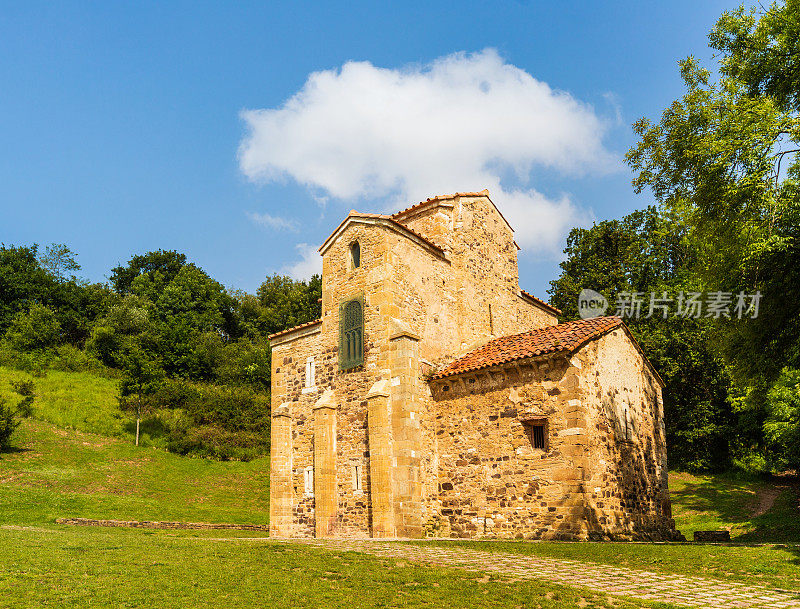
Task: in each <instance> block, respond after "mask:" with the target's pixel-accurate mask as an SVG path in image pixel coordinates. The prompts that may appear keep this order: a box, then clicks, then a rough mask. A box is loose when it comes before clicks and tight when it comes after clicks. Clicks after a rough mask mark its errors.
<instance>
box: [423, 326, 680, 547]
mask: <svg viewBox="0 0 800 609" xmlns="http://www.w3.org/2000/svg"><path fill="white" fill-rule="evenodd" d="M432 387H433V399H434V402H435V409H436V436H437V439H438V450H439V476H438V477H439V487H440V489H441V492H440V496H439V501H438V505H437V506H436V507H437V508H438V509H439V510H440V514H441V515H442V517H444V518H446V519H448V520H449V530H450V534H451V535H453V536H456V537H525V538H543V539H553V538H559V539H587V538H607V539H670V538H672V537H673V536H674V535H675V531H674V522H673V521H671V520H670V510H669V495H668V490H667V486H666V483H667V479H666V473H667V470H666V446H665V444H664V434H663V406H662V402H661V387H660V385H659V383H658V380H657V379H656V377H655V375H654V374H653V373H652V372H651V371H650V369H649V368H648V366H647V364H646V361H645V360H644V358H643V357H642V355H641V354H640V353H639V352H638V351H637V349H636V347H635V345H634V343H633V342H632V341H631V340H630V338H629V337H628V336H627V335H626V333H625V330H623V329H621V328H620V329H617V330H615V331H613V332H612V333H609V334H608V335H605V336H603V337H601V338H600V339H598V340H596V341H593V342H590V343H589V344H588V345H587V346H585V347H583V348H582V349H581V350H579V351H578V352H577V353H576V354H574V355H573V356H572V357H570V358H569V359H567V358H566V357H564V356H551V357H542V358H535V359H530V360H524V361H522V362H517V363H514V364H513V365H508V366H505V367H496V368H493V369H487V370H484V371H479V372H475V373H470V374H463V375H459V376H457V377H450V378H445V379H442V380H439V381H434V382H433V383H432ZM626 417H627V418H626ZM626 420H627V421H628V423H627V427H626V423H625V421H626ZM526 421H529V422H535V423H537V424H540V423H541V424H544V425H545V437H546V447H545V449H544V450H542V449H537V448H533V446H532V444H531V441H530V439H529V437H528V436H527V435H526V433H525V427H524V425H525V422H526ZM433 510H434V507H433V506H432V509H431V511H433Z"/></svg>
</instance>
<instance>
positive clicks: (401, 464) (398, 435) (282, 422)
mask: <svg viewBox="0 0 800 609" xmlns="http://www.w3.org/2000/svg"><path fill="white" fill-rule="evenodd" d="M354 244H357V247H354ZM320 251H321V253H322V257H323V277H322V291H323V294H322V316H321V319H320V320H318V321H316V322H312V323H310V324H304V325H303V326H299V327H298V328H295V329H291V330H289V331H286V332H283V333H279V334H277V335H274V336H273V337H272V340H271V344H272V404H273V412H272V431H271V434H272V464H271V482H270V500H271V504H270V534H271V535H274V536H279V537H313V536H316V537H350V538H358V537H380V538H391V537H424V536H441V537H460V538H541V539H669V538H672V537H673V536H674V535H675V531H674V523H673V522H672V520H671V517H670V505H669V495H668V489H667V478H666V476H667V471H666V444H665V438H664V422H663V405H662V404H663V402H662V398H661V384H660V383H661V381H660V379H659V378H658V377H657V375H656V374H655V373H654V372H653V371H652V369H651V368H650V367H649V363H647V362H646V361H645V360H644V358H643V357H642V355H641V353H640V351H639V350H638V349H637V346H636V345H635V343H634V342H633V340H632V338H631V337H630V335H629V333H628V332H627V330H626V329H624V327H623V326H619V327H616V328H615V329H613V330H611V331H609V332H605V333H603V334H602V335H598V336H596V337H593V338H592V340H590V341H588V342H587V343H586V344H583V345H581V346H580V348H578V349H576V350H575V351H573V352H570V353H550V354H544V355H540V356H536V357H530V358H527V359H523V360H519V361H515V362H500V363H498V364H496V365H490V366H482V367H480V368H479V369H475V370H471V371H468V372H462V373H459V374H456V375H453V376H448V377H445V378H437V377H436V375H435V373H436V371H438V370H441V369H442V368H443V367H445V366H446V365H448V364H449V363H450V362H453V361H454V360H457V358H461V357H463V356H465V355H467V354H468V353H469V352H471V351H472V350H473V349H475V348H477V347H479V346H481V345H486V344H492V342H491V341H494V340H495V339H497V338H498V337H504V336H508V335H514V334H520V333H525V332H529V331H537V330H542V329H546V328H550V327H555V326H556V325H557V323H558V319H557V317H556V314H557V311H555V310H553V309H552V307H549V306H548V305H546V304H545V303H542V302H541V301H538V300H537V299H535V298H533V297H531V296H529V295H528V294H527V293H525V292H523V291H521V290H520V286H519V284H518V272H517V246H516V244H515V242H514V239H513V232H512V230H511V228H510V226H509V225H508V223H507V222H506V220H505V219H504V218H503V216H502V215H501V214H500V213H499V211H498V210H497V208H496V207H495V206H494V203H493V202H492V201H491V199H490V197H489V194H488V192H486V191H483V192H480V193H457V194H455V195H451V196H444V197H435V198H433V199H429V200H428V201H426V202H423V203H421V204H419V205H415V206H413V207H411V208H409V209H407V210H405V211H403V212H399V213H398V214H395V215H394V216H379V215H375V214H359V213H357V212H352V213H351V214H350V215H349V216H348V217H347V218H346V219H345V221H344V222H342V224H341V225H340V226H339V227H338V228H337V229H336V230H335V231H334V233H333V234H332V235H331V237H329V238H328V240H326V242H325V243H324V244H323V246H322V248H320ZM354 251H355V252H358V254H359V255H354V253H353V252H354ZM353 301H356V302H358V303H359V304H358V307H356V309H357V310H356V312H358V311H361V315H362V317H361V320H360V324H361V325H360V326H357V325H356V326H354V325H353V319H356V321H358V319H357V316H356V317H352V316H351V318H348V319H344V315H343V314H342V311H343V310H344V308H345V306H346V305H348V303H351V302H353ZM352 307H355V305H352ZM340 315H342V317H343V318H342V319H340ZM348 315H349V314H348ZM559 327H560V326H559ZM342 362H346V365H345V366H342V365H341V364H342Z"/></svg>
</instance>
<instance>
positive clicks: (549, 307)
mask: <svg viewBox="0 0 800 609" xmlns="http://www.w3.org/2000/svg"><path fill="white" fill-rule="evenodd" d="M519 292H520V295H521V296H522V297H523V298H525V299H527V300H529V301H530V302H531V303H532V304H534V305H536V306H537V307H539V308H540V309H544V310H545V311H547V312H548V313H553V314H554V315H561V309H557V308H556V307H554V306H553V305H551V304H548V303H546V302H545V301H544V300H542V299H541V298H536V296H534V295H533V294H530V293H529V292H526V291H525V290H520V291H519Z"/></svg>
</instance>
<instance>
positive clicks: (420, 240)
mask: <svg viewBox="0 0 800 609" xmlns="http://www.w3.org/2000/svg"><path fill="white" fill-rule="evenodd" d="M354 223H360V224H377V225H380V226H383V227H385V228H388V229H389V230H392V231H394V232H396V233H399V234H401V235H403V236H404V237H408V238H409V239H410V240H411V241H414V242H415V243H417V244H418V245H421V246H422V247H424V248H425V249H427V250H429V251H430V252H431V253H433V254H434V255H436V256H438V257H439V258H444V259H445V260H447V257H446V256H445V254H444V250H443V249H442V248H440V247H439V246H438V245H436V244H435V243H433V242H432V241H429V240H428V239H426V238H425V237H423V236H422V235H420V234H419V233H417V232H415V231H413V230H411V229H410V228H408V227H407V226H405V225H404V224H401V223H400V222H398V221H397V220H394V219H393V218H392V216H386V215H384V214H365V213H361V212H357V211H356V210H352V211H351V212H350V213H349V214H348V215H347V217H346V218H345V219H344V220H343V221H342V223H341V224H339V226H337V227H336V230H334V231H333V232H332V233H331V234H330V236H329V237H328V238H327V239H325V243H323V244H322V245H321V246H320V248H319V252H320V253H321V254H325V252H326V251H328V248H330V246H331V245H333V242H334V241H336V239H337V238H338V237H339V235H341V234H342V233H343V232H344V230H345V229H346V228H347V227H348V226H350V225H351V224H354Z"/></svg>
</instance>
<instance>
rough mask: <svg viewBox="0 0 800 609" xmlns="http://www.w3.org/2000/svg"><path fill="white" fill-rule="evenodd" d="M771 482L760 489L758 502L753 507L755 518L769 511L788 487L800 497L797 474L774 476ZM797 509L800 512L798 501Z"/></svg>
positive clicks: (799, 481) (799, 482)
mask: <svg viewBox="0 0 800 609" xmlns="http://www.w3.org/2000/svg"><path fill="white" fill-rule="evenodd" d="M771 483H772V485H771V486H768V487H766V488H763V489H761V490H759V491H758V494H757V499H758V503H757V504H756V506H755V508H754V509H753V513H752V517H753V518H755V517H756V516H762V515H764V514H766V513H767V512H769V511H770V510H771V509H772V506H773V505H775V500H776V499H777V498H778V497H780V495H781V493H782V492H783V491H785V490H787V489H790V490H794V491H795V494H796V495H797V497H798V498H800V479H798V477H797V476H796V475H790V474H782V475H778V476H773V477H772V480H771ZM797 509H798V512H800V503H798V505H797ZM799 515H800V514H799Z"/></svg>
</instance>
